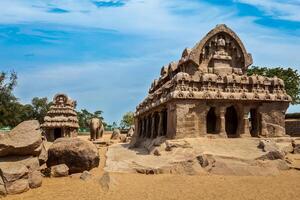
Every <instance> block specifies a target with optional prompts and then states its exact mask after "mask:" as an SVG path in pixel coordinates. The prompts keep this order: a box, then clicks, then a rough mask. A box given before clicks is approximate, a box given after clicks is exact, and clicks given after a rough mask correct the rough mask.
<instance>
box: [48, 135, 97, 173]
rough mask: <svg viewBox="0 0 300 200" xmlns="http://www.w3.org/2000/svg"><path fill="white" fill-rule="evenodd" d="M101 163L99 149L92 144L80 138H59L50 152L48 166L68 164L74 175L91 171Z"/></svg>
mask: <svg viewBox="0 0 300 200" xmlns="http://www.w3.org/2000/svg"><path fill="white" fill-rule="evenodd" d="M99 161H100V158H99V154H98V149H97V148H96V146H95V145H94V144H93V143H92V142H90V141H85V140H81V139H79V138H59V139H57V140H55V142H54V143H53V144H52V145H51V146H50V148H49V150H48V160H47V166H48V167H51V166H54V165H59V164H66V165H67V166H68V167H69V172H70V173H71V174H72V173H79V172H83V171H85V170H91V169H92V168H94V167H97V166H98V165H99Z"/></svg>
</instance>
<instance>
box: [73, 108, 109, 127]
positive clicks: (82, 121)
mask: <svg viewBox="0 0 300 200" xmlns="http://www.w3.org/2000/svg"><path fill="white" fill-rule="evenodd" d="M102 114H103V111H101V110H97V111H95V112H94V113H91V112H89V111H88V110H87V109H81V111H78V112H77V117H78V123H79V126H80V128H83V129H87V128H89V120H91V119H92V118H94V117H96V118H99V119H100V120H101V121H102V123H103V124H105V123H104V122H103V121H104V118H103V116H102Z"/></svg>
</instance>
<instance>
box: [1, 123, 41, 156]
mask: <svg viewBox="0 0 300 200" xmlns="http://www.w3.org/2000/svg"><path fill="white" fill-rule="evenodd" d="M41 144H42V132H41V130H40V124H39V122H38V121H37V120H30V121H24V122H22V123H20V124H19V125H18V126H16V127H15V128H14V129H13V130H11V131H10V132H9V133H8V134H6V135H2V136H1V137H0V157H2V156H6V155H35V156H38V155H39V154H40V152H41Z"/></svg>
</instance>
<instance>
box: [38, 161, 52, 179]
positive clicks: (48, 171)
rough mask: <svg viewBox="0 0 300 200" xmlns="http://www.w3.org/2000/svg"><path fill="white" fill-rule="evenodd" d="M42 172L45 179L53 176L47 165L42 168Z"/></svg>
mask: <svg viewBox="0 0 300 200" xmlns="http://www.w3.org/2000/svg"><path fill="white" fill-rule="evenodd" d="M40 172H41V173H42V176H45V177H50V176H51V168H49V167H47V165H46V164H43V165H41V166H40Z"/></svg>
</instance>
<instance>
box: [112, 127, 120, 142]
mask: <svg viewBox="0 0 300 200" xmlns="http://www.w3.org/2000/svg"><path fill="white" fill-rule="evenodd" d="M120 135H121V131H120V129H117V128H116V129H114V130H113V133H112V134H111V137H110V139H111V140H117V139H119V138H120Z"/></svg>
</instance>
